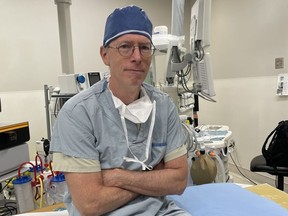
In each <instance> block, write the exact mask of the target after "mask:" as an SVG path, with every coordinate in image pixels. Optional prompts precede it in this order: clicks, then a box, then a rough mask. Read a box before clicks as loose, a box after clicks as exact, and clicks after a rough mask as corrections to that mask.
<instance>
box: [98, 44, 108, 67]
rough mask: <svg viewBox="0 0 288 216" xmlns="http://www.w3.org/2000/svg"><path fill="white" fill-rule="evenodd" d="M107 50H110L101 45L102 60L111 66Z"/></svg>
mask: <svg viewBox="0 0 288 216" xmlns="http://www.w3.org/2000/svg"><path fill="white" fill-rule="evenodd" d="M107 51H108V49H107V48H105V47H103V46H101V47H100V55H101V58H102V61H103V62H104V64H105V65H107V66H109V64H110V62H109V57H108V53H107Z"/></svg>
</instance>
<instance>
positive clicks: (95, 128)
mask: <svg viewBox="0 0 288 216" xmlns="http://www.w3.org/2000/svg"><path fill="white" fill-rule="evenodd" d="M100 54H101V57H102V60H103V62H104V64H105V65H107V66H109V68H110V77H109V78H108V79H104V80H101V81H99V82H97V83H96V84H94V85H93V86H92V87H90V88H89V89H87V90H85V91H82V92H80V93H78V94H77V95H75V96H74V97H73V98H71V99H69V100H68V101H67V102H66V103H65V104H64V106H63V107H62V109H61V110H60V113H59V115H58V118H57V121H56V124H55V126H54V130H53V134H52V140H51V151H52V152H53V168H54V170H57V171H62V172H64V173H65V177H66V181H67V184H68V189H69V191H68V194H67V196H66V198H65V200H64V201H65V203H66V205H67V209H68V211H69V214H70V215H93V216H95V215H110V216H111V215H117V216H128V215H131V216H132V215H133V216H135V215H143V216H152V215H171V216H174V215H179V216H180V215H181V216H189V215H190V214H189V213H187V212H185V211H184V210H182V209H181V208H179V207H178V206H177V205H176V204H175V203H174V202H173V201H171V200H169V199H168V198H167V197H166V195H171V194H181V193H183V191H184V190H185V187H186V185H187V176H188V174H187V172H188V169H187V150H186V148H185V146H184V145H183V144H184V137H183V133H182V128H181V122H180V119H179V116H178V112H177V109H176V107H175V105H174V104H173V101H172V99H171V98H170V97H169V96H168V95H167V94H166V93H163V92H161V91H159V90H158V89H156V88H154V87H153V86H151V85H148V84H146V83H143V82H144V80H145V78H146V75H147V73H148V71H149V68H150V64H151V59H152V56H153V54H154V46H153V44H152V24H151V21H150V20H149V18H148V17H147V15H146V13H145V11H144V10H142V9H141V8H139V7H137V6H128V7H125V8H121V9H116V10H114V12H113V13H111V14H110V16H109V17H108V18H107V22H106V26H105V33H104V40H103V46H102V47H101V48H100Z"/></svg>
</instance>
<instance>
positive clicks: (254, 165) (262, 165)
mask: <svg viewBox="0 0 288 216" xmlns="http://www.w3.org/2000/svg"><path fill="white" fill-rule="evenodd" d="M250 170H251V171H252V172H266V173H269V174H271V175H275V176H276V179H277V185H276V187H277V188H278V189H279V190H284V177H285V176H288V167H277V172H275V170H274V168H273V167H272V166H268V165H266V160H265V158H264V157H263V155H258V156H256V157H254V158H253V159H252V161H251V163H250Z"/></svg>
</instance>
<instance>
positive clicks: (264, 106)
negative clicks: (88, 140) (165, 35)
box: [0, 0, 288, 169]
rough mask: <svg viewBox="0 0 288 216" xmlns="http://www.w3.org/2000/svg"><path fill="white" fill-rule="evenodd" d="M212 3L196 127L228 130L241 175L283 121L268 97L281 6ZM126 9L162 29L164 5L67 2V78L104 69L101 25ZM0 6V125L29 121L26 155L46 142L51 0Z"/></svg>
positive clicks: (53, 67) (278, 1) (282, 44)
mask: <svg viewBox="0 0 288 216" xmlns="http://www.w3.org/2000/svg"><path fill="white" fill-rule="evenodd" d="M192 1H193V0H191V2H192ZM104 2H105V3H104ZM212 2H213V6H212V20H213V21H212V32H211V47H210V52H211V54H212V61H213V70H214V84H215V90H216V93H217V96H216V100H217V103H209V102H206V101H203V100H200V112H199V121H200V124H224V125H228V126H229V127H230V128H231V130H232V131H233V136H234V139H235V140H236V147H237V155H238V159H239V163H240V164H241V166H242V167H243V168H245V169H249V163H250V161H251V159H252V157H253V156H255V155H257V154H260V149H261V145H262V143H263V141H264V139H265V137H266V136H267V134H268V133H269V131H271V130H272V129H273V127H274V126H275V125H276V124H277V123H278V121H280V120H282V119H286V118H287V111H286V110H287V105H288V99H287V97H282V98H280V97H277V96H275V91H276V78H277V77H276V76H277V74H278V73H282V72H286V73H287V66H286V64H285V68H284V70H275V69H274V59H275V58H277V57H284V58H285V60H286V58H287V57H288V53H287V52H288V49H287V48H288V47H287V42H288V39H287V38H288V37H287V34H288V29H287V28H286V21H287V20H288V17H287V16H288V13H287V11H288V1H287V0H273V1H270V0H241V1H239V0H212ZM129 4H138V5H139V6H141V7H143V8H144V9H145V10H146V11H147V12H148V14H149V16H150V17H151V19H152V21H153V23H154V25H163V24H164V25H167V26H168V27H169V25H170V19H171V1H168V0H157V1H155V0H134V1H132V0H126V1H119V0H105V1H102V0H81V1H80V0H72V6H71V7H70V9H71V23H72V39H73V50H74V64H75V72H85V71H90V70H101V71H103V70H107V69H106V67H105V66H104V65H103V64H102V62H101V59H100V57H99V54H98V53H99V46H100V45H101V43H102V35H103V28H104V22H105V19H106V17H107V15H108V14H109V13H110V12H111V10H112V9H114V8H115V7H116V6H124V5H129ZM0 5H1V7H0V25H1V27H2V28H1V30H0V31H1V34H0V47H1V48H0V75H1V78H0V98H1V99H2V112H0V122H14V121H22V120H25V121H26V120H27V121H29V123H30V126H31V127H30V129H31V140H30V142H29V145H30V152H31V155H33V154H34V152H35V150H34V148H33V146H34V143H35V141H36V140H39V139H40V138H41V137H46V136H47V135H46V122H45V121H46V120H45V109H44V94H43V85H44V84H48V85H53V86H56V85H57V76H58V75H60V74H61V60H60V45H59V35H58V23H57V9H56V5H55V4H54V1H53V0H51V1H47V0H25V1H22V0H9V1H8V0H0ZM186 22H187V20H186ZM158 65H161V63H160V64H158ZM284 110H285V111H284Z"/></svg>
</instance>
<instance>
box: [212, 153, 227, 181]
mask: <svg viewBox="0 0 288 216" xmlns="http://www.w3.org/2000/svg"><path fill="white" fill-rule="evenodd" d="M214 157H215V158H216V160H217V161H218V163H219V166H220V169H221V170H222V182H223V183H225V182H226V178H225V176H226V172H225V168H224V164H223V161H222V160H221V158H220V157H219V155H218V154H217V153H215V156H214Z"/></svg>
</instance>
